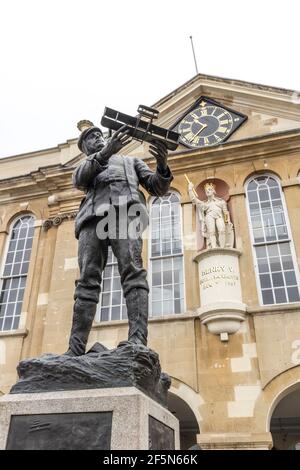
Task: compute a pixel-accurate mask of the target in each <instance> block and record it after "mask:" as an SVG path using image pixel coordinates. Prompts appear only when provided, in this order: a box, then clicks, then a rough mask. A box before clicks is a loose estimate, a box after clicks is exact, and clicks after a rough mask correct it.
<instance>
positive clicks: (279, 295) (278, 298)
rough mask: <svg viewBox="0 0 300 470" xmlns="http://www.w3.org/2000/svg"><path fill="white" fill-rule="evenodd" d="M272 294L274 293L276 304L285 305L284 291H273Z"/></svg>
mask: <svg viewBox="0 0 300 470" xmlns="http://www.w3.org/2000/svg"><path fill="white" fill-rule="evenodd" d="M274 292H275V299H276V303H278V304H280V303H285V302H286V301H287V299H286V293H285V289H275V290H274Z"/></svg>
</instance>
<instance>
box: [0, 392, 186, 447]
mask: <svg viewBox="0 0 300 470" xmlns="http://www.w3.org/2000/svg"><path fill="white" fill-rule="evenodd" d="M0 449H25V450H29V449H33V450H48V449H49V450H52V449H55V450H59V449H67V450H78V449H82V450H100V449H101V450H140V449H143V450H148V449H153V450H172V449H179V423H178V420H177V418H175V416H173V415H172V413H170V412H169V411H168V410H167V409H165V408H163V407H162V406H161V405H159V404H158V403H157V402H155V401H154V400H152V399H151V398H149V397H147V396H146V395H145V394H144V393H142V392H141V391H139V390H138V389H136V388H134V387H123V388H109V389H103V388H102V389H93V390H78V391H77V390H76V391H75V390H74V391H62V392H45V393H23V394H9V395H5V396H3V397H1V398H0Z"/></svg>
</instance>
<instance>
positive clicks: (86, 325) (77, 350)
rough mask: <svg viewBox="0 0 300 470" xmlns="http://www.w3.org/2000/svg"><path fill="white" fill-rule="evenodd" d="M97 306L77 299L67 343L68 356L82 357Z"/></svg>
mask: <svg viewBox="0 0 300 470" xmlns="http://www.w3.org/2000/svg"><path fill="white" fill-rule="evenodd" d="M96 309H97V304H96V303H95V302H90V301H82V300H79V299H77V300H76V301H75V304H74V313H73V324H72V330H71V335H70V341H69V349H68V351H67V352H66V353H65V354H67V355H68V356H82V355H83V354H85V348H86V344H87V341H88V337H89V334H90V331H91V328H92V324H93V320H94V317H95V314H96Z"/></svg>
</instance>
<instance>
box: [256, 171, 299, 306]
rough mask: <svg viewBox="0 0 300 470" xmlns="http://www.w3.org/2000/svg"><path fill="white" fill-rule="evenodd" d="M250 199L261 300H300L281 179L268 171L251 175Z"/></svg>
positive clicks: (277, 301)
mask: <svg viewBox="0 0 300 470" xmlns="http://www.w3.org/2000/svg"><path fill="white" fill-rule="evenodd" d="M247 199H248V207H249V214H250V222H251V228H252V230H251V233H252V243H253V247H254V251H255V257H256V263H255V265H256V266H255V267H256V272H257V278H258V283H259V287H260V297H261V303H262V304H264V305H272V304H282V303H288V302H299V301H300V296H299V287H298V285H299V283H298V269H297V266H296V264H295V262H294V260H295V256H294V247H293V243H292V239H291V234H290V230H289V223H288V216H287V212H286V209H285V202H284V195H283V193H282V190H281V187H280V184H279V182H278V181H277V179H276V178H275V177H273V176H268V175H263V176H257V177H255V178H253V179H251V180H250V181H249V182H248V184H247Z"/></svg>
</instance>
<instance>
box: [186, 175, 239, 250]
mask: <svg viewBox="0 0 300 470" xmlns="http://www.w3.org/2000/svg"><path fill="white" fill-rule="evenodd" d="M188 181H189V180H188ZM204 190H205V194H206V196H207V199H206V201H201V200H200V199H199V198H198V197H197V194H196V192H195V190H194V185H193V183H191V182H190V181H189V185H188V192H189V196H190V199H191V201H192V202H193V204H195V205H196V207H197V213H198V217H199V221H200V224H201V231H202V235H203V237H204V238H206V248H208V249H211V248H233V244H234V232H233V224H232V222H231V221H230V214H229V211H228V208H227V204H226V202H225V201H224V199H222V198H220V197H217V196H216V189H215V185H214V184H213V183H206V184H205V186H204Z"/></svg>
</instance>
